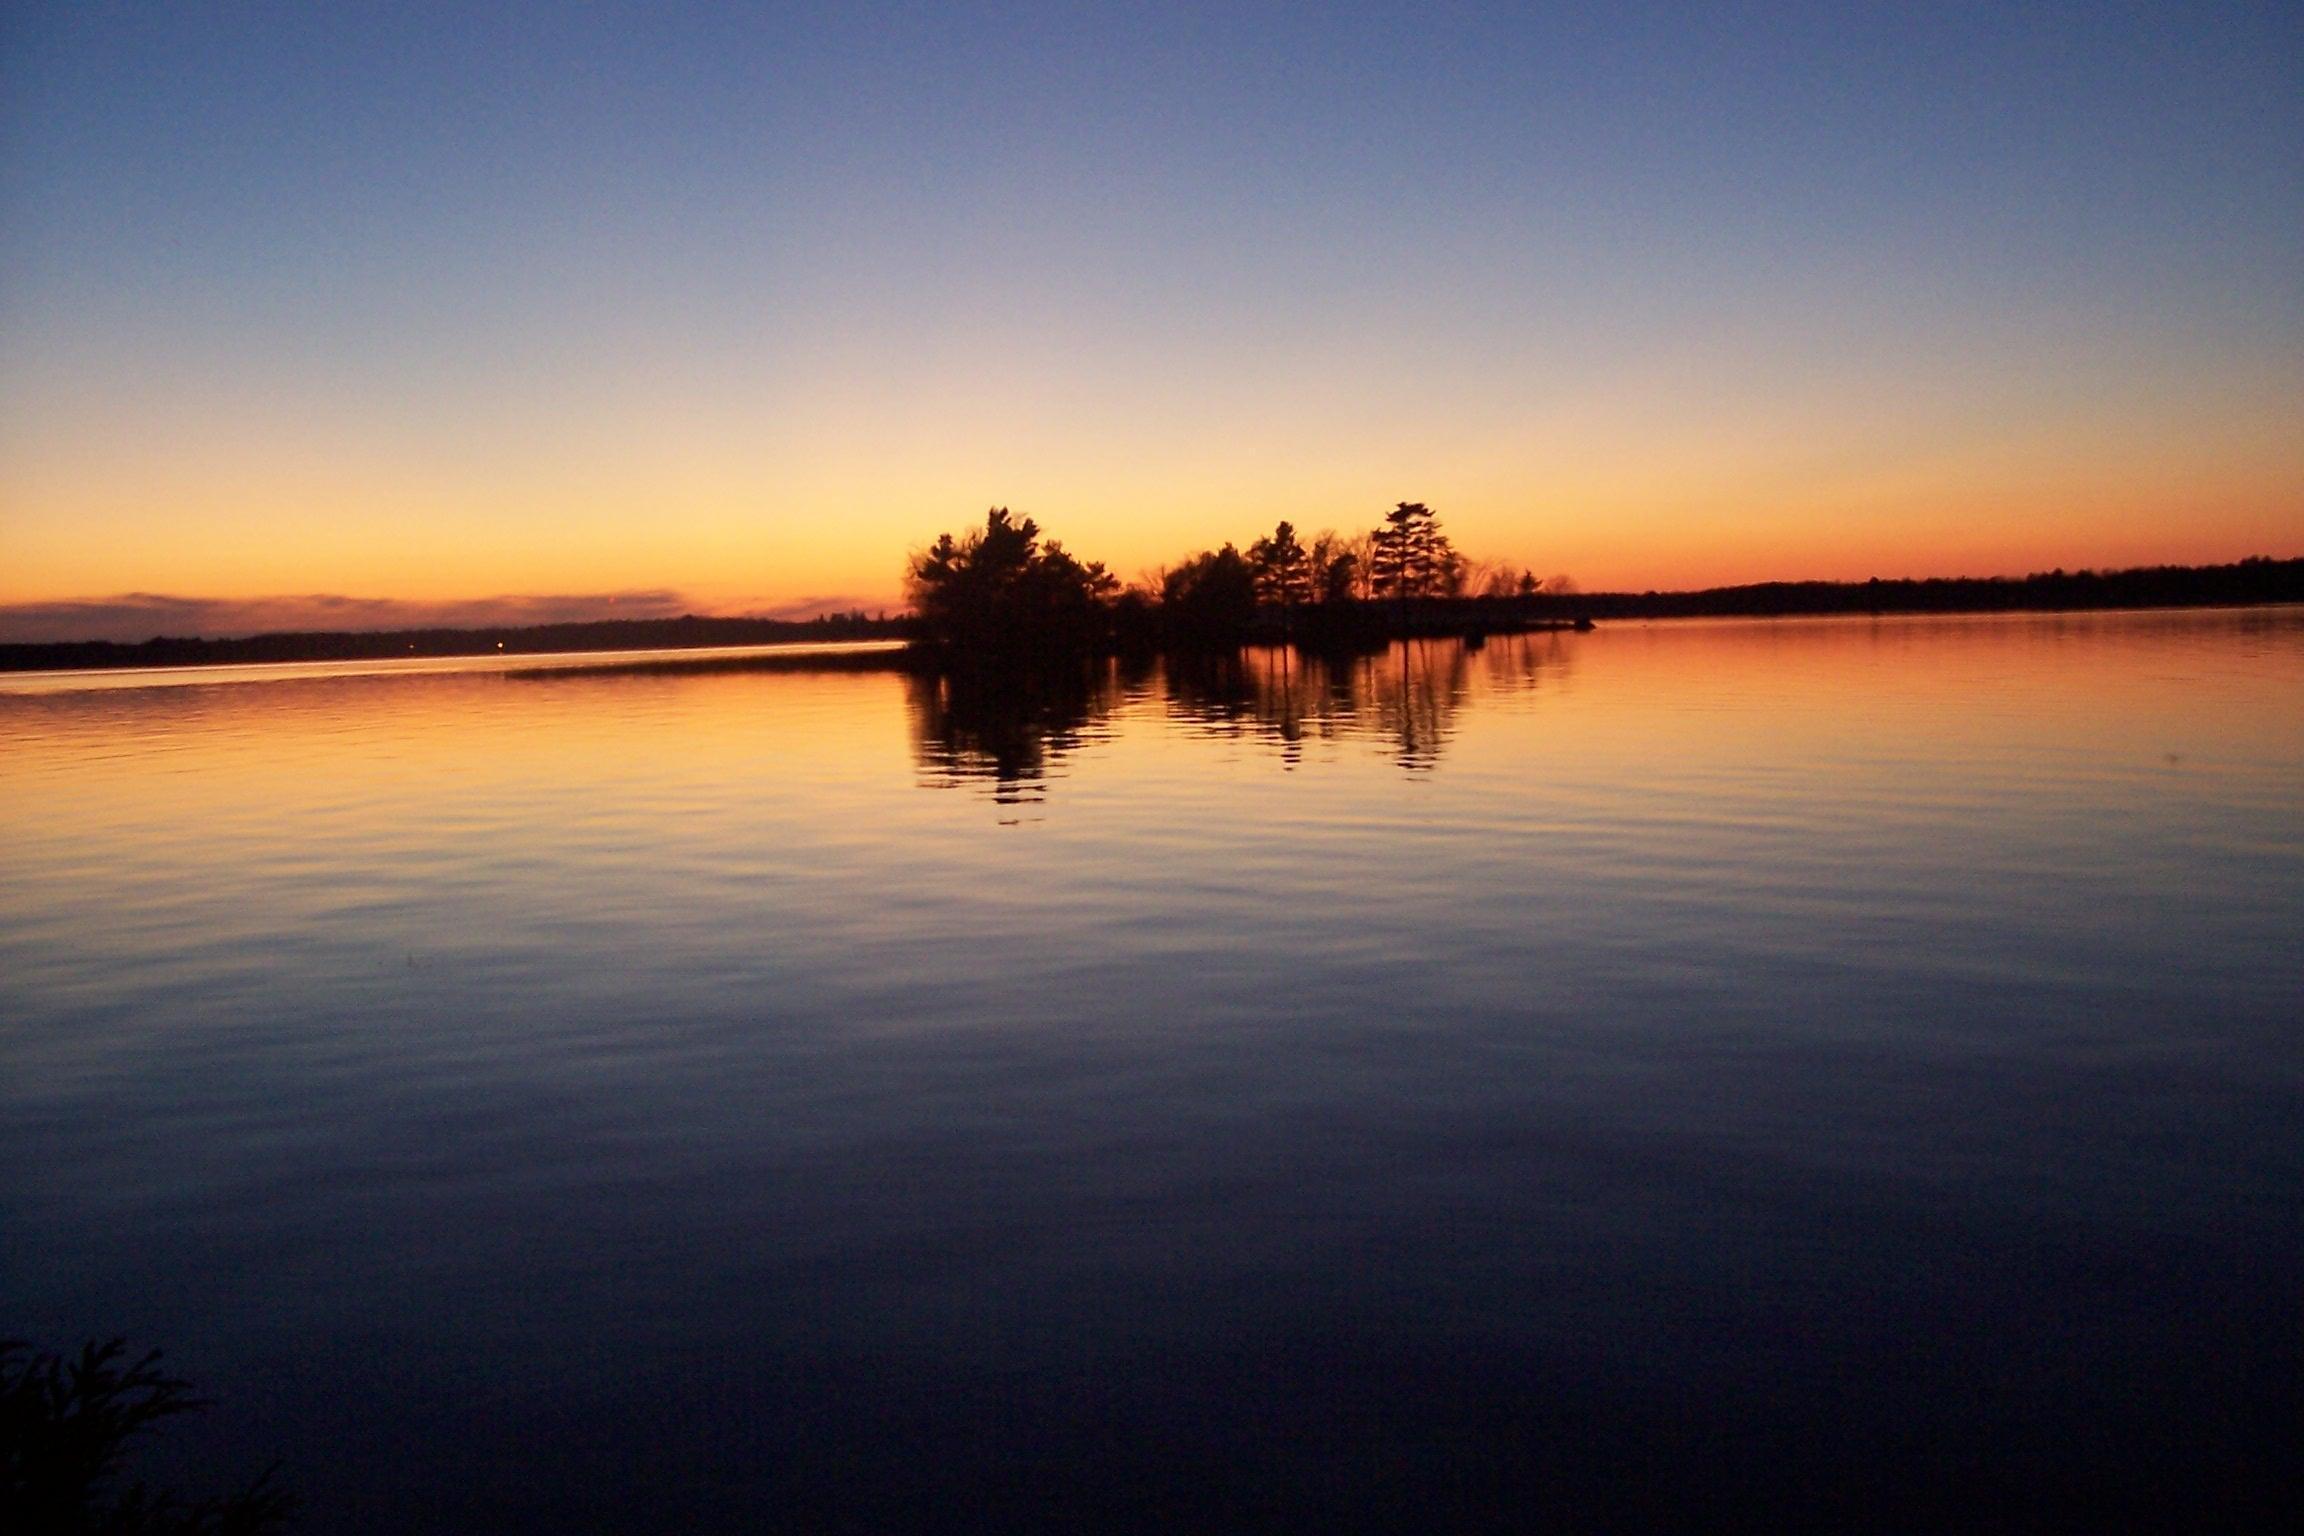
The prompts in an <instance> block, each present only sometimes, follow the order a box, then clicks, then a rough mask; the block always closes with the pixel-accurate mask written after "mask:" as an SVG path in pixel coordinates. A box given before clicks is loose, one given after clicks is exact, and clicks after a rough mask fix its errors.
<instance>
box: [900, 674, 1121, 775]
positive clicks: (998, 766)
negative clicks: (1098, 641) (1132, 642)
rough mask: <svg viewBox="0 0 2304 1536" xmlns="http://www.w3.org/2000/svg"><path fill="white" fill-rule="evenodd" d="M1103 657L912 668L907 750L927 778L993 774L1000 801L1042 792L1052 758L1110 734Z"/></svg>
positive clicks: (1110, 696) (1114, 689)
mask: <svg viewBox="0 0 2304 1536" xmlns="http://www.w3.org/2000/svg"><path fill="white" fill-rule="evenodd" d="M1119 686H1120V684H1119V675H1118V669H1117V667H1116V665H1115V664H1114V663H1113V662H1110V661H1102V660H1099V661H1083V662H1082V663H1080V664H1079V665H1078V666H1076V667H1065V668H1061V669H1057V670H1053V671H1045V672H1036V673H1033V674H1030V675H1019V676H1009V677H993V676H985V675H982V674H971V673H946V674H941V675H933V676H925V675H923V676H915V677H913V678H912V679H911V680H910V682H909V684H908V685H907V688H906V692H907V694H908V700H907V702H908V704H909V705H910V714H911V718H912V748H913V755H914V757H915V758H916V759H917V760H918V762H919V765H920V770H921V772H922V774H923V775H925V776H926V781H927V782H928V784H929V785H930V786H932V787H935V788H952V787H954V786H957V785H960V784H964V783H976V782H982V781H984V780H987V779H988V780H990V781H992V784H993V786H994V789H993V798H994V799H996V800H998V801H999V802H1000V803H1001V804H1003V805H1009V804H1022V803H1026V802H1030V801H1036V800H1041V799H1045V798H1046V795H1047V782H1048V779H1049V776H1050V774H1051V773H1052V772H1053V771H1055V770H1056V766H1057V765H1058V764H1060V763H1061V762H1062V761H1063V759H1064V758H1065V757H1066V756H1067V755H1068V754H1070V753H1072V752H1073V751H1075V750H1077V749H1078V748H1080V747H1081V746H1083V745H1085V744H1087V743H1089V742H1092V741H1103V740H1106V739H1107V738H1109V737H1110V735H1111V730H1110V727H1109V724H1108V722H1109V720H1110V719H1111V715H1112V707H1113V704H1114V702H1115V701H1116V699H1117V698H1118V696H1119Z"/></svg>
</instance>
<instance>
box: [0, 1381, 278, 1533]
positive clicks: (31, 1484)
mask: <svg viewBox="0 0 2304 1536" xmlns="http://www.w3.org/2000/svg"><path fill="white" fill-rule="evenodd" d="M126 1357H127V1349H126V1346H125V1345H124V1344H123V1343H122V1342H121V1341H120V1340H118V1339H114V1340H112V1341H110V1342H109V1343H105V1344H88V1345H85V1346H83V1347H82V1348H81V1350H80V1353H79V1354H78V1355H77V1356H76V1357H66V1356H62V1355H57V1354H51V1353H48V1352H45V1351H43V1352H39V1353H34V1352H33V1351H32V1349H31V1347H30V1346H29V1345H27V1344H25V1343H23V1342H22V1341H21V1340H16V1339H7V1340H0V1530H7V1531H11V1532H14V1531H21V1532H24V1533H26V1536H32V1533H35V1532H38V1533H46V1532H106V1533H113V1536H254V1533H256V1532H260V1531H269V1530H275V1529H277V1528H279V1527H280V1526H282V1525H283V1524H285V1523H286V1522H287V1521H288V1519H289V1517H290V1516H291V1515H292V1514H293V1513H294V1511H295V1500H294V1499H293V1498H292V1497H290V1496H289V1495H288V1494H287V1493H285V1492H282V1491H281V1490H279V1489H276V1488H269V1487H267V1486H266V1484H267V1483H268V1482H269V1481H270V1479H271V1473H270V1472H266V1473H265V1474H264V1475H263V1476H261V1477H259V1478H257V1479H256V1481H255V1482H253V1483H251V1484H249V1485H248V1486H247V1487H246V1488H243V1489H242V1490H241V1491H240V1492H238V1493H236V1494H230V1495H226V1496H222V1497H210V1498H201V1499H189V1500H188V1499H185V1498H182V1497H180V1496H178V1495H177V1494H174V1493H170V1492H165V1491H159V1490H155V1489H153V1488H152V1487H150V1486H149V1485H147V1484H145V1483H143V1482H140V1481H139V1482H129V1483H127V1484H126V1485H125V1486H121V1485H120V1484H121V1477H122V1463H123V1461H124V1459H125V1457H126V1454H127V1450H128V1447H129V1444H130V1442H132V1441H134V1440H135V1439H136V1438H137V1437H139V1436H141V1435H144V1434H146V1433H148V1432H149V1431H151V1430H152V1429H153V1428H154V1427H155V1426H157V1425H158V1424H160V1423H161V1422H163V1421H164V1420H167V1419H171V1418H174V1417H176V1416H178V1415H179V1414H186V1413H194V1412H197V1411H199V1410H200V1409H203V1408H206V1407H208V1406H209V1402H208V1400H207V1399H206V1398H203V1397H197V1396H195V1395H194V1394H193V1391H192V1385H191V1383H190V1382H187V1381H183V1380H180V1379H179V1378H177V1377H174V1376H170V1375H168V1374H166V1373H165V1372H163V1371H162V1370H161V1369H160V1352H159V1351H158V1350H153V1351H150V1352H149V1353H147V1354H145V1355H144V1356H142V1357H141V1358H139V1359H137V1360H134V1361H132V1362H131V1361H127V1358H126Z"/></svg>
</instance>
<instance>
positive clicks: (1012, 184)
mask: <svg viewBox="0 0 2304 1536" xmlns="http://www.w3.org/2000/svg"><path fill="white" fill-rule="evenodd" d="M1402 500H1415V501H1423V502H1426V503H1429V504H1430V505H1431V506H1433V507H1434V508H1435V509H1436V510H1437V512H1438V513H1439V515H1440V518H1441V522H1442V525H1443V527H1444V529H1445V530H1446V531H1447V532H1449V533H1450V534H1451V535H1452V536H1453V537H1454V539H1455V541H1456V543H1457V544H1458V546H1459V547H1460V548H1462V549H1464V550H1465V551H1466V552H1467V553H1469V554H1472V555H1474V556H1478V557H1482V558H1487V559H1492V560H1501V561H1506V562H1510V563H1512V564H1514V565H1524V566H1529V567H1533V568H1534V569H1536V570H1537V571H1538V573H1539V574H1544V575H1550V574H1554V573H1564V574H1567V575H1570V576H1572V577H1573V578H1574V579H1575V580H1577V581H1578V582H1579V583H1580V584H1582V585H1583V586H1584V587H1586V588H1588V589H1616V588H1628V589H1633V590H1642V589H1648V588H1660V589H1668V588H1674V587H1689V586H1704V585H1713V584H1720V583H1727V582H1738V581H1754V580H1767V579H1803V578H1828V579H1862V578H1864V577H1867V576H1874V575H1878V576H1907V575H1915V576H1916V575H1959V574H1965V575H1989V574H2021V573H2023V572H2027V571H2033V570H2044V569H2048V568H2051V567H2055V566H2062V567H2066V568H2073V569H2077V568H2082V567H2106V566H2124V565H2137V564H2153V563H2162V562H2185V563H2191V562H2209V561H2223V560H2232V559H2238V558H2241V557H2243V556H2247V555H2253V554H2269V555H2275V556H2288V555H2296V554H2304V4H2260V3H2259V4H2215V3H2202V4H2188V5H2164V6H2144V5H2124V4H2118V3H2108V0H2095V3H2089V4H2075V5H2054V4H2046V5H2030V4H2018V3H2012V0H1997V3H1989V4H1962V3H1948V4H1932V5H1926V6H1910V7H1872V6H1848V5H1845V4H1829V5H1823V4H1820V5H1794V4H1748V5H1722V6H1698V5H1684V4H1683V5H1659V6H1653V7H1650V6H1645V5H1642V4H1639V3H1636V0H1614V3H1608V4H1598V5H1591V6H1576V5H1554V6H1543V5H1532V4H1523V5H1507V6H1479V5H1449V4H1444V3H1430V0H1427V3H1421V4H1415V5H1402V6H1388V5H1380V4H1370V5H1352V6H1340V5H1333V4H1317V3H1306V4H1287V5H1260V4H1254V3H1235V4H1224V5H1213V6H1198V5H1193V4H1188V3H1174V0H1171V3H1164V4H1154V5H1143V6H1100V5H1094V4H1088V3H1081V0H1074V3H1069V4H1053V5H1012V6H1011V5H957V4H955V5H937V6H928V5H887V6H866V5H855V4H848V5H834V6H823V7H815V6H776V5H759V6H732V5H731V6H718V5H712V6H707V5H683V4H678V3H668V0H659V3H655V4H648V5H630V6H625V5H618V4H613V3H596V4H588V5H584V6H566V5H533V6H531V5H517V4H503V5H487V4H467V5H455V6H442V5H430V4H424V3H411V0H402V3H398V4H393V5H386V6H367V5H362V4H356V3H331V4H328V5H311V4H308V3H295V4H276V5H275V4H231V5H222V4H219V5H205V4H198V3H192V0H181V3H168V4H160V3H151V0H142V3H132V4H106V3H92V0H78V3H65V4H53V5H50V4H41V3H33V0H11V3H10V4H9V5H8V6H7V7H5V8H4V9H0V638H35V637H40V638H46V637H55V638H62V637H67V636H83V635H108V636H111V637H113V638H121V639H141V638H143V637H144V636H146V635H148V634H151V633H155V632H168V633H185V632H208V633H231V632H237V631H241V630H247V629H252V628H266V627H282V626H283V625H287V626H289V627H297V626H298V624H299V622H300V621H309V620H310V619H311V616H313V615H328V614H333V615H335V616H336V618H335V620H334V621H332V624H341V625H342V626H344V627H349V626H351V625H353V624H360V625H372V626H388V625H389V624H391V623H392V622H395V621H414V622H434V621H437V620H438V619H439V618H440V617H441V616H442V615H453V616H455V617H456V618H457V619H458V620H460V621H466V622H480V621H485V620H486V619H488V618H490V617H492V616H498V615H501V616H506V617H523V616H525V617H537V616H544V617H555V618H558V617H578V616H586V615H589V614H592V613H601V614H613V613H619V612H632V613H650V614H653V613H663V612H680V611H689V610H693V611H697V612H715V613H776V614H804V613H809V612H816V611H821V610H823V609H825V608H833V607H837V608H847V607H852V606H863V607H866V608H874V609H876V608H879V607H882V606H894V605H895V604H896V603H897V602H898V601H899V600H900V591H901V576H902V570H903V565H904V561H905V557H906V554H907V552H908V551H911V550H914V549H917V548H920V547H921V546H924V545H925V544H927V543H928V542H930V541H931V540H932V539H933V538H934V537H935V535H936V534H937V533H939V532H941V531H943V530H946V529H955V530H956V529H958V528H960V527H962V526H964V525H966V524H968V523H969V522H971V521H977V520H980V519H981V517H982V515H983V511H984V509H985V508H986V507H988V506H992V505H995V504H998V505H1005V506H1010V507H1013V508H1015V509H1017V510H1018V511H1020V512H1024V513H1029V514H1030V515H1032V516H1034V517H1035V518H1037V519H1038V520H1039V521H1040V523H1041V524H1042V525H1043V526H1044V527H1045V528H1046V529H1047V530H1048V531H1049V532H1050V533H1052V534H1053V535H1055V536H1057V537H1059V538H1061V539H1062V540H1063V541H1064V543H1065V545H1066V547H1067V548H1070V549H1071V550H1073V551H1074V552H1075V553H1077V554H1079V555H1082V556H1083V557H1087V558H1093V559H1100V560H1102V561H1104V562H1105V563H1106V564H1107V565H1109V566H1110V567H1111V568H1112V569H1114V570H1115V571H1116V572H1118V573H1120V574H1121V575H1123V576H1126V577H1134V576H1136V575H1138V574H1140V573H1143V572H1145V571H1148V570H1150V569H1153V568H1156V567H1158V566H1159V565H1162V564H1164V563H1167V562H1170V561H1173V560H1175V559H1177V558H1180V557H1181V556H1183V555H1185V554H1187V553H1189V552H1191V551H1192V550H1195V549H1198V548H1202V547H1207V546H1212V545H1215V544H1217V543H1221V542H1223V541H1226V540H1231V541H1235V542H1238V543H1241V544H1243V545H1245V544H1246V543H1247V542H1248V541H1249V540H1251V539H1252V538H1254V537H1255V536H1256V535H1257V534H1259V533H1260V532H1264V531H1267V530H1269V529H1270V528H1271V526H1272V525H1273V523H1275V522H1276V521H1278V520H1280V519H1283V518H1285V519H1288V520H1290V521H1293V522H1294V523H1295V524H1296V525H1297V526H1298V528H1300V529H1303V530H1307V531H1310V530H1317V529H1323V528H1336V529H1340V530H1343V531H1346V532H1351V531H1356V530H1361V529H1365V528H1367V527H1369V526H1371V525H1373V524H1374V523H1375V522H1376V521H1377V520H1378V519H1379V518H1380V517H1381V515H1382V513H1383V512H1384V510H1385V509H1386V508H1388V507H1390V506H1391V505H1392V504H1393V503H1395V502H1397V501H1402Z"/></svg>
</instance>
